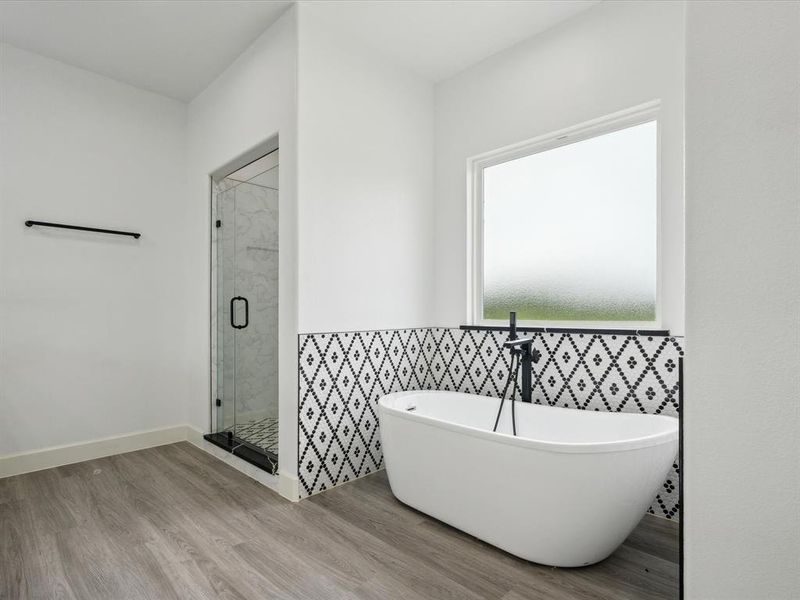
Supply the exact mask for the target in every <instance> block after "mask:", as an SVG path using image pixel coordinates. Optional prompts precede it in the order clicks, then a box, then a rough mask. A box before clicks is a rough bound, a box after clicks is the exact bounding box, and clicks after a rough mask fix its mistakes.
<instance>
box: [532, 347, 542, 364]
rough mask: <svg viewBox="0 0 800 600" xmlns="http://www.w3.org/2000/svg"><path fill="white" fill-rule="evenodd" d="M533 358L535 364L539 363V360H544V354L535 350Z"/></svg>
mask: <svg viewBox="0 0 800 600" xmlns="http://www.w3.org/2000/svg"><path fill="white" fill-rule="evenodd" d="M531 358H532V359H533V362H535V363H538V362H539V360H540V359H541V358H542V353H541V352H539V351H538V350H537V349H536V348H534V349H533V350H532V351H531Z"/></svg>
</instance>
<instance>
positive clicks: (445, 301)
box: [435, 2, 684, 334]
mask: <svg viewBox="0 0 800 600" xmlns="http://www.w3.org/2000/svg"><path fill="white" fill-rule="evenodd" d="M683 13H684V6H683V3H682V2H603V3H601V4H599V5H597V6H596V7H594V8H591V9H589V10H588V11H586V12H584V13H581V14H579V15H577V16H576V17H574V18H572V19H569V20H568V21H565V22H563V23H561V24H560V25H558V26H556V27H554V28H553V29H551V30H549V31H547V32H545V33H543V34H540V35H538V36H536V37H534V38H531V39H530V40H528V41H526V42H523V43H521V44H519V45H517V46H515V47H513V48H511V49H509V50H506V51H504V52H502V53H500V54H497V55H495V56H493V57H490V58H488V59H487V60H485V61H483V62H482V63H479V64H478V65H476V66H474V67H471V68H470V69H468V70H466V71H464V72H463V73H461V74H459V75H456V76H455V77H453V78H452V79H450V80H447V81H445V82H442V83H441V84H439V85H438V86H437V88H436V230H435V231H436V249H435V256H436V273H435V274H436V285H435V289H436V322H437V324H438V325H440V326H457V325H461V324H464V323H466V322H467V310H466V297H467V290H466V285H467V283H466V269H467V266H466V227H467V225H466V194H467V191H466V181H467V178H466V160H467V158H469V157H472V156H475V155H477V154H481V153H484V152H487V151H490V150H494V149H497V148H501V147H503V146H507V145H510V144H514V143H517V142H521V141H523V140H526V139H530V138H533V137H535V136H539V135H543V134H547V133H550V132H553V131H556V130H559V129H562V128H564V127H569V126H572V125H578V124H580V123H583V122H586V121H589V120H591V119H594V118H597V117H603V116H606V115H609V114H611V113H614V112H617V111H619V110H621V109H625V108H629V107H632V106H636V105H638V104H641V103H643V102H647V101H650V100H655V99H660V100H661V102H662V105H661V114H660V121H661V135H662V138H661V143H662V146H661V151H662V156H661V160H662V162H661V167H662V173H661V176H662V189H661V193H662V197H661V200H662V219H663V227H662V230H663V231H664V232H665V233H666V235H665V236H664V237H663V239H662V248H661V250H662V273H663V287H664V291H663V307H664V322H663V326H665V327H667V328H669V329H671V330H672V331H673V332H674V333H676V334H682V333H683V295H684V289H683V50H684V44H683ZM530 248H531V252H548V251H549V249H548V248H543V247H540V246H537V243H536V240H531V246H530Z"/></svg>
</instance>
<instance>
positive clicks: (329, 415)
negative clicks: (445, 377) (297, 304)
mask: <svg viewBox="0 0 800 600" xmlns="http://www.w3.org/2000/svg"><path fill="white" fill-rule="evenodd" d="M425 333H426V330H424V329H405V330H388V331H360V332H350V333H323V334H310V335H301V336H300V340H299V343H300V352H299V359H300V362H299V378H300V399H299V411H300V414H299V419H298V427H299V431H298V444H299V446H298V453H297V456H298V463H299V464H298V478H299V480H300V495H301V497H305V496H309V495H311V494H314V493H316V492H321V491H323V490H326V489H328V488H330V487H332V486H334V485H337V484H339V483H344V482H346V481H350V480H352V479H355V478H357V477H361V476H362V475H367V474H369V473H372V472H374V471H376V470H378V469H380V468H382V466H383V452H382V451H381V441H380V435H379V434H378V399H379V398H380V397H381V396H383V395H384V394H388V393H389V392H397V391H402V390H413V389H422V386H423V383H424V381H425V376H426V374H427V370H428V365H427V363H426V362H425V359H424V357H423V355H422V339H423V337H424V336H425Z"/></svg>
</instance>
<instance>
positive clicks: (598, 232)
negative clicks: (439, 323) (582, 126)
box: [482, 121, 658, 322]
mask: <svg viewBox="0 0 800 600" xmlns="http://www.w3.org/2000/svg"><path fill="white" fill-rule="evenodd" d="M657 160H658V151H657V125H656V122H655V121H651V122H648V123H644V124H640V125H635V126H633V127H628V128H626V129H622V130H619V131H613V132H610V133H605V134H602V135H598V136H596V137H593V138H590V139H585V140H582V141H578V142H575V143H571V144H567V145H564V146H560V147H557V148H552V149H549V150H545V151H542V152H537V153H535V154H530V155H528V156H524V157H522V158H516V159H514V160H509V161H507V162H503V163H501V164H497V165H494V166H488V167H485V168H484V169H483V219H484V220H483V235H482V238H483V277H482V280H483V302H482V306H483V318H484V319H507V318H508V313H509V311H512V310H515V311H517V314H518V318H520V319H524V320H530V321H616V322H625V321H640V322H646V321H655V319H656V278H657V227H658V222H657V209H658V191H657V184H658V165H657Z"/></svg>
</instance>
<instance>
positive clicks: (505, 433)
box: [378, 391, 678, 567]
mask: <svg viewBox="0 0 800 600" xmlns="http://www.w3.org/2000/svg"><path fill="white" fill-rule="evenodd" d="M499 402H500V401H499V400H498V399H497V398H488V397H484V396H474V395H471V394H458V393H454V392H426V391H421V392H398V393H395V394H389V395H387V396H384V397H383V398H381V399H380V402H379V409H378V413H379V418H380V431H381V438H382V441H383V452H384V458H385V460H386V470H387V472H388V475H389V483H390V484H391V487H392V493H394V495H395V496H396V497H397V499H398V500H400V501H401V502H404V503H405V504H408V505H409V506H412V507H413V508H416V509H417V510H420V511H422V512H424V513H427V514H429V515H431V516H432V517H435V518H437V519H439V520H441V521H444V522H445V523H448V524H450V525H452V526H453V527H456V528H458V529H461V530H462V531H465V532H467V533H469V534H471V535H474V536H475V537H477V538H480V539H482V540H484V541H486V542H488V543H490V544H492V545H494V546H497V547H498V548H502V549H503V550H505V551H507V552H510V553H511V554H514V555H516V556H519V557H521V558H524V559H526V560H530V561H534V562H537V563H542V564H545V565H553V566H559V567H580V566H583V565H589V564H592V563H595V562H598V561H601V560H603V559H604V558H606V557H607V556H608V555H609V554H611V553H612V552H613V551H614V550H615V549H616V548H617V546H619V545H620V544H621V543H622V542H623V541H624V540H625V538H626V537H627V536H628V534H629V533H630V532H631V531H632V530H633V528H634V527H635V526H636V524H637V523H638V522H639V520H640V519H641V518H642V516H643V515H644V513H645V511H646V510H647V507H648V506H649V505H650V503H651V502H652V500H653V499H654V498H655V496H656V494H657V492H658V490H659V489H660V487H661V485H662V484H663V482H664V479H665V478H666V476H667V473H668V471H669V469H670V467H671V465H672V462H673V460H674V459H675V455H676V453H677V450H678V421H677V419H674V418H672V417H665V416H658V415H640V414H627V413H608V412H594V411H591V412H587V411H582V410H576V409H567V408H553V407H549V406H540V405H537V404H522V403H521V402H519V401H518V402H516V419H517V434H518V435H517V437H513V436H512V435H510V432H511V410H510V403H509V402H508V401H507V402H506V403H505V407H504V408H503V417H502V418H501V421H500V426H499V427H498V433H493V432H492V426H493V425H494V420H495V416H496V414H497V407H498V404H499ZM409 409H413V410H409Z"/></svg>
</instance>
